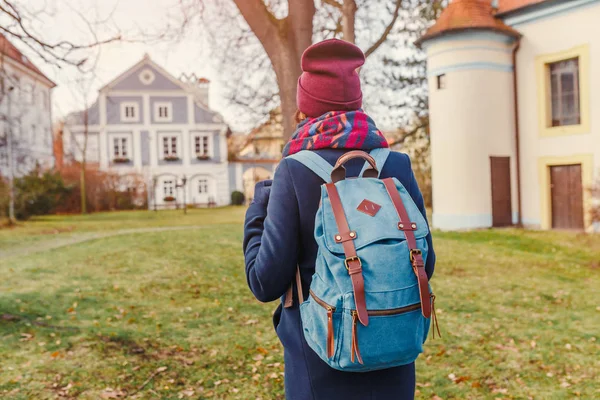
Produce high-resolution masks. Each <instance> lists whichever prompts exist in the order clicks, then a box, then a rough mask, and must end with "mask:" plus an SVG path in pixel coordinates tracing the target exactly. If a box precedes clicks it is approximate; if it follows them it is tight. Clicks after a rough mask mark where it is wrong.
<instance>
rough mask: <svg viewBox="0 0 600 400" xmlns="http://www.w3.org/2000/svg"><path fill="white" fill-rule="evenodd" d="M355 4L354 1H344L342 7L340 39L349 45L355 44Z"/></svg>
mask: <svg viewBox="0 0 600 400" xmlns="http://www.w3.org/2000/svg"><path fill="white" fill-rule="evenodd" d="M356 10H357V7H356V2H355V1H354V0H344V4H343V5H342V37H343V38H344V40H345V41H347V42H350V43H355V42H356V34H355V32H354V22H355V19H356Z"/></svg>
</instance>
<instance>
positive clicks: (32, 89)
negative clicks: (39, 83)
mask: <svg viewBox="0 0 600 400" xmlns="http://www.w3.org/2000/svg"><path fill="white" fill-rule="evenodd" d="M29 104H35V86H34V85H30V86H29Z"/></svg>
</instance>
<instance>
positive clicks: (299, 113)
mask: <svg viewBox="0 0 600 400" xmlns="http://www.w3.org/2000/svg"><path fill="white" fill-rule="evenodd" d="M306 118H308V117H307V116H306V114H304V113H303V112H302V111H300V110H298V109H296V113H295V114H294V121H296V124H299V123H300V122H302V121H304V120H305V119H306Z"/></svg>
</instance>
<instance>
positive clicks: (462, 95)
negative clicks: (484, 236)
mask: <svg viewBox="0 0 600 400" xmlns="http://www.w3.org/2000/svg"><path fill="white" fill-rule="evenodd" d="M519 36H520V35H519V33H518V32H516V31H515V30H513V29H512V28H510V27H508V26H506V25H505V24H504V23H503V22H502V21H500V20H498V19H496V18H494V9H493V7H492V0H453V1H452V2H451V3H450V4H449V5H448V7H447V8H446V9H445V10H444V11H443V13H442V15H441V16H440V18H439V19H438V20H437V22H436V23H435V25H434V26H432V27H431V28H430V29H429V30H428V31H427V32H426V34H425V35H424V36H423V37H421V38H420V39H419V41H418V44H419V45H420V46H421V47H422V48H423V49H424V50H425V51H426V53H427V71H428V72H427V73H428V83H429V111H430V129H431V166H432V188H433V223H432V225H433V226H434V227H435V228H439V229H445V230H453V229H468V228H481V227H490V226H502V225H511V224H512V223H515V222H516V220H517V196H516V195H517V193H516V191H517V190H516V151H515V143H516V142H515V110H514V99H513V62H512V55H513V51H514V49H515V44H516V43H517V41H518V38H519Z"/></svg>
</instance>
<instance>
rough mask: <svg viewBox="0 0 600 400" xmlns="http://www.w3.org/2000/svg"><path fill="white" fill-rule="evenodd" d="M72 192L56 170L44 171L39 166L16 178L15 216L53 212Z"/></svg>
mask: <svg viewBox="0 0 600 400" xmlns="http://www.w3.org/2000/svg"><path fill="white" fill-rule="evenodd" d="M70 192H71V188H69V187H68V186H66V185H65V182H64V181H63V179H62V177H61V176H60V174H59V173H58V172H56V171H45V172H42V171H41V169H40V168H39V167H36V168H35V169H33V170H32V171H31V172H30V173H29V174H27V175H24V176H22V177H19V178H16V179H15V217H17V219H28V218H29V217H31V216H33V215H45V214H52V213H54V212H55V211H56V209H57V207H58V205H59V204H61V203H62V202H63V201H64V199H65V198H66V197H67V196H68V195H69V193H70Z"/></svg>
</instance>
